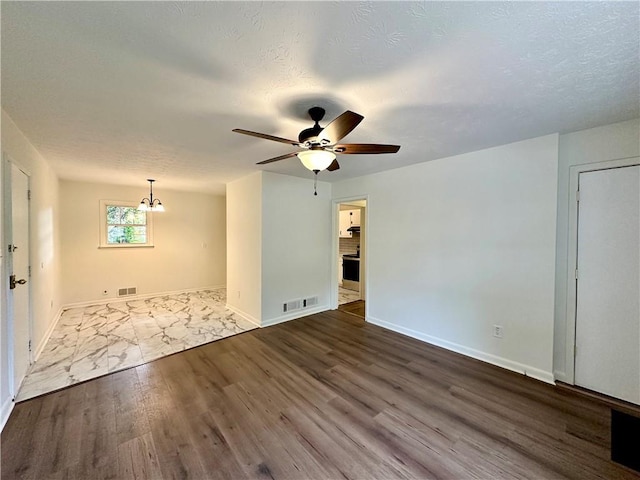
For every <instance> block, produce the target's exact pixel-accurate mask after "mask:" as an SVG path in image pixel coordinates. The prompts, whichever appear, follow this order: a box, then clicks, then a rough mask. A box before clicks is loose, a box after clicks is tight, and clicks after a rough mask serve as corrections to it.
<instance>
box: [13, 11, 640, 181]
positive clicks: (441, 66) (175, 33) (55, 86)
mask: <svg viewBox="0 0 640 480" xmlns="http://www.w3.org/2000/svg"><path fill="white" fill-rule="evenodd" d="M1 16H2V30H1V32H2V39H1V40H2V43H1V47H2V52H1V53H2V56H1V60H2V65H1V66H2V107H3V108H4V109H5V111H6V112H7V113H8V114H9V116H11V117H12V118H13V120H14V121H15V122H16V124H17V125H18V126H19V127H20V128H21V129H22V131H23V132H24V133H25V135H26V136H27V137H28V138H29V139H30V140H31V142H32V143H33V144H34V145H35V146H36V147H37V148H38V149H39V150H40V152H41V153H42V154H43V155H44V156H45V157H46V158H47V159H48V160H49V161H50V162H51V163H52V165H53V166H54V168H55V170H56V172H57V173H58V175H59V176H60V177H61V178H66V179H76V180H88V181H100V182H103V181H109V182H113V183H121V184H129V185H140V187H141V188H143V187H144V186H145V185H146V183H145V179H146V178H148V177H153V178H156V179H157V180H158V183H157V189H158V190H161V189H162V188H170V189H180V190H184V189H191V190H198V191H209V192H217V193H222V192H224V184H225V183H226V182H228V181H231V180H234V179H236V178H240V177H242V176H244V175H247V174H249V173H251V172H253V171H257V170H258V169H260V168H262V169H264V170H270V171H275V172H280V173H286V174H290V175H296V176H302V177H307V178H312V176H313V174H312V173H311V172H309V171H308V170H306V169H305V168H304V167H303V166H302V165H301V164H300V162H299V161H298V160H297V159H295V158H291V159H288V160H284V161H282V162H278V163H274V164H270V165H266V166H263V167H258V166H256V165H255V163H256V162H258V161H260V160H264V159H267V158H270V157H273V156H277V155H281V154H284V153H288V152H290V151H292V150H294V149H292V148H290V147H288V146H287V145H285V144H280V143H275V142H269V141H267V140H260V139H257V138H252V137H247V136H243V135H239V134H236V133H232V132H231V130H232V129H233V128H244V129H247V130H254V131H260V132H264V133H268V134H272V135H278V136H282V137H286V138H294V139H295V138H296V137H297V134H298V132H299V131H300V130H302V129H304V128H308V127H310V126H311V125H312V122H311V121H310V120H308V119H307V118H306V117H305V111H306V109H308V108H309V107H311V106H313V105H319V106H322V107H325V108H326V110H327V115H326V117H325V121H324V122H321V124H322V125H324V124H326V123H327V121H328V120H331V119H333V118H334V117H335V116H337V115H339V114H340V113H342V112H343V111H345V110H347V109H349V110H353V111H355V112H358V113H360V114H362V115H364V117H365V119H364V121H363V122H362V123H361V124H360V125H359V126H358V127H357V128H356V129H355V130H354V131H353V132H352V133H351V134H350V135H348V136H347V137H346V138H345V142H354V143H363V142H376V143H393V144H400V145H402V148H401V150H400V152H399V153H398V154H395V155H378V156H376V155H357V156H356V155H348V156H347V155H343V156H339V157H338V159H339V160H340V163H341V165H342V168H341V169H340V170H339V171H337V172H333V173H329V172H322V173H321V174H320V176H321V179H322V180H325V181H336V180H341V179H345V178H351V177H355V176H359V175H363V174H367V173H373V172H378V171H382V170H387V169H391V168H397V167H400V166H404V165H409V164H413V163H418V162H423V161H426V160H432V159H436V158H442V157H445V156H449V155H454V154H458V153H464V152H469V151H474V150H478V149H481V148H486V147H489V146H495V145H500V144H505V143H509V142H513V141H517V140H522V139H526V138H531V137H536V136H539V135H544V134H548V133H553V132H568V131H575V130H580V129H584V128H589V127H592V126H597V125H603V124H607V123H613V122H617V121H622V120H627V119H630V118H634V117H638V116H640V106H639V103H640V83H639V82H640V53H639V48H640V47H639V44H640V33H639V3H638V2H559V3H553V2H495V3H493V2H492V3H485V2H426V3H425V2H389V3H386V2H384V3H383V2H375V3H364V2H363V3H355V2H335V3H334V2H331V3H329V2H283V3H257V2H246V3H245V2H185V3H179V2H1Z"/></svg>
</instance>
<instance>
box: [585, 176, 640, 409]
mask: <svg viewBox="0 0 640 480" xmlns="http://www.w3.org/2000/svg"><path fill="white" fill-rule="evenodd" d="M579 191H580V197H579V203H578V258H577V265H578V280H577V302H576V357H575V383H576V385H579V386H582V387H585V388H588V389H590V390H595V391H597V392H600V393H604V394H606V395H610V396H612V397H616V398H620V399H622V400H627V401H629V402H633V403H636V404H640V166H631V167H624V168H615V169H610V170H599V171H593V172H584V173H581V174H580V177H579Z"/></svg>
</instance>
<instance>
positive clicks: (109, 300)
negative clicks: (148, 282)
mask: <svg viewBox="0 0 640 480" xmlns="http://www.w3.org/2000/svg"><path fill="white" fill-rule="evenodd" d="M226 287H227V286H226V285H218V286H214V287H197V288H185V289H183V290H170V291H167V292H156V293H143V294H138V295H127V296H126V297H111V298H104V299H101V300H89V301H86V302H76V303H67V304H65V305H63V306H62V307H61V309H62V310H68V309H70V308H79V307H89V306H91V305H106V304H107V303H113V302H128V301H130V300H139V299H142V298H153V297H162V296H164V295H179V294H181V293H189V292H201V291H203V290H219V289H221V288H226Z"/></svg>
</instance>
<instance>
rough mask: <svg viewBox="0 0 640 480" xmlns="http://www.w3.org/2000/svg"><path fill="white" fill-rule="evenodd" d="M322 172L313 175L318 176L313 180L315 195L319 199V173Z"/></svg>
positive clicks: (315, 171) (316, 171)
mask: <svg viewBox="0 0 640 480" xmlns="http://www.w3.org/2000/svg"><path fill="white" fill-rule="evenodd" d="M319 171H320V170H314V171H313V173H315V174H316V176H315V177H314V178H313V194H314V195H315V196H316V197H317V196H318V172H319Z"/></svg>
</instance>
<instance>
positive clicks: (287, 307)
mask: <svg viewBox="0 0 640 480" xmlns="http://www.w3.org/2000/svg"><path fill="white" fill-rule="evenodd" d="M301 308H302V302H301V301H300V300H291V301H290V302H286V303H283V304H282V311H283V312H292V311H294V310H300V309H301Z"/></svg>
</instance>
